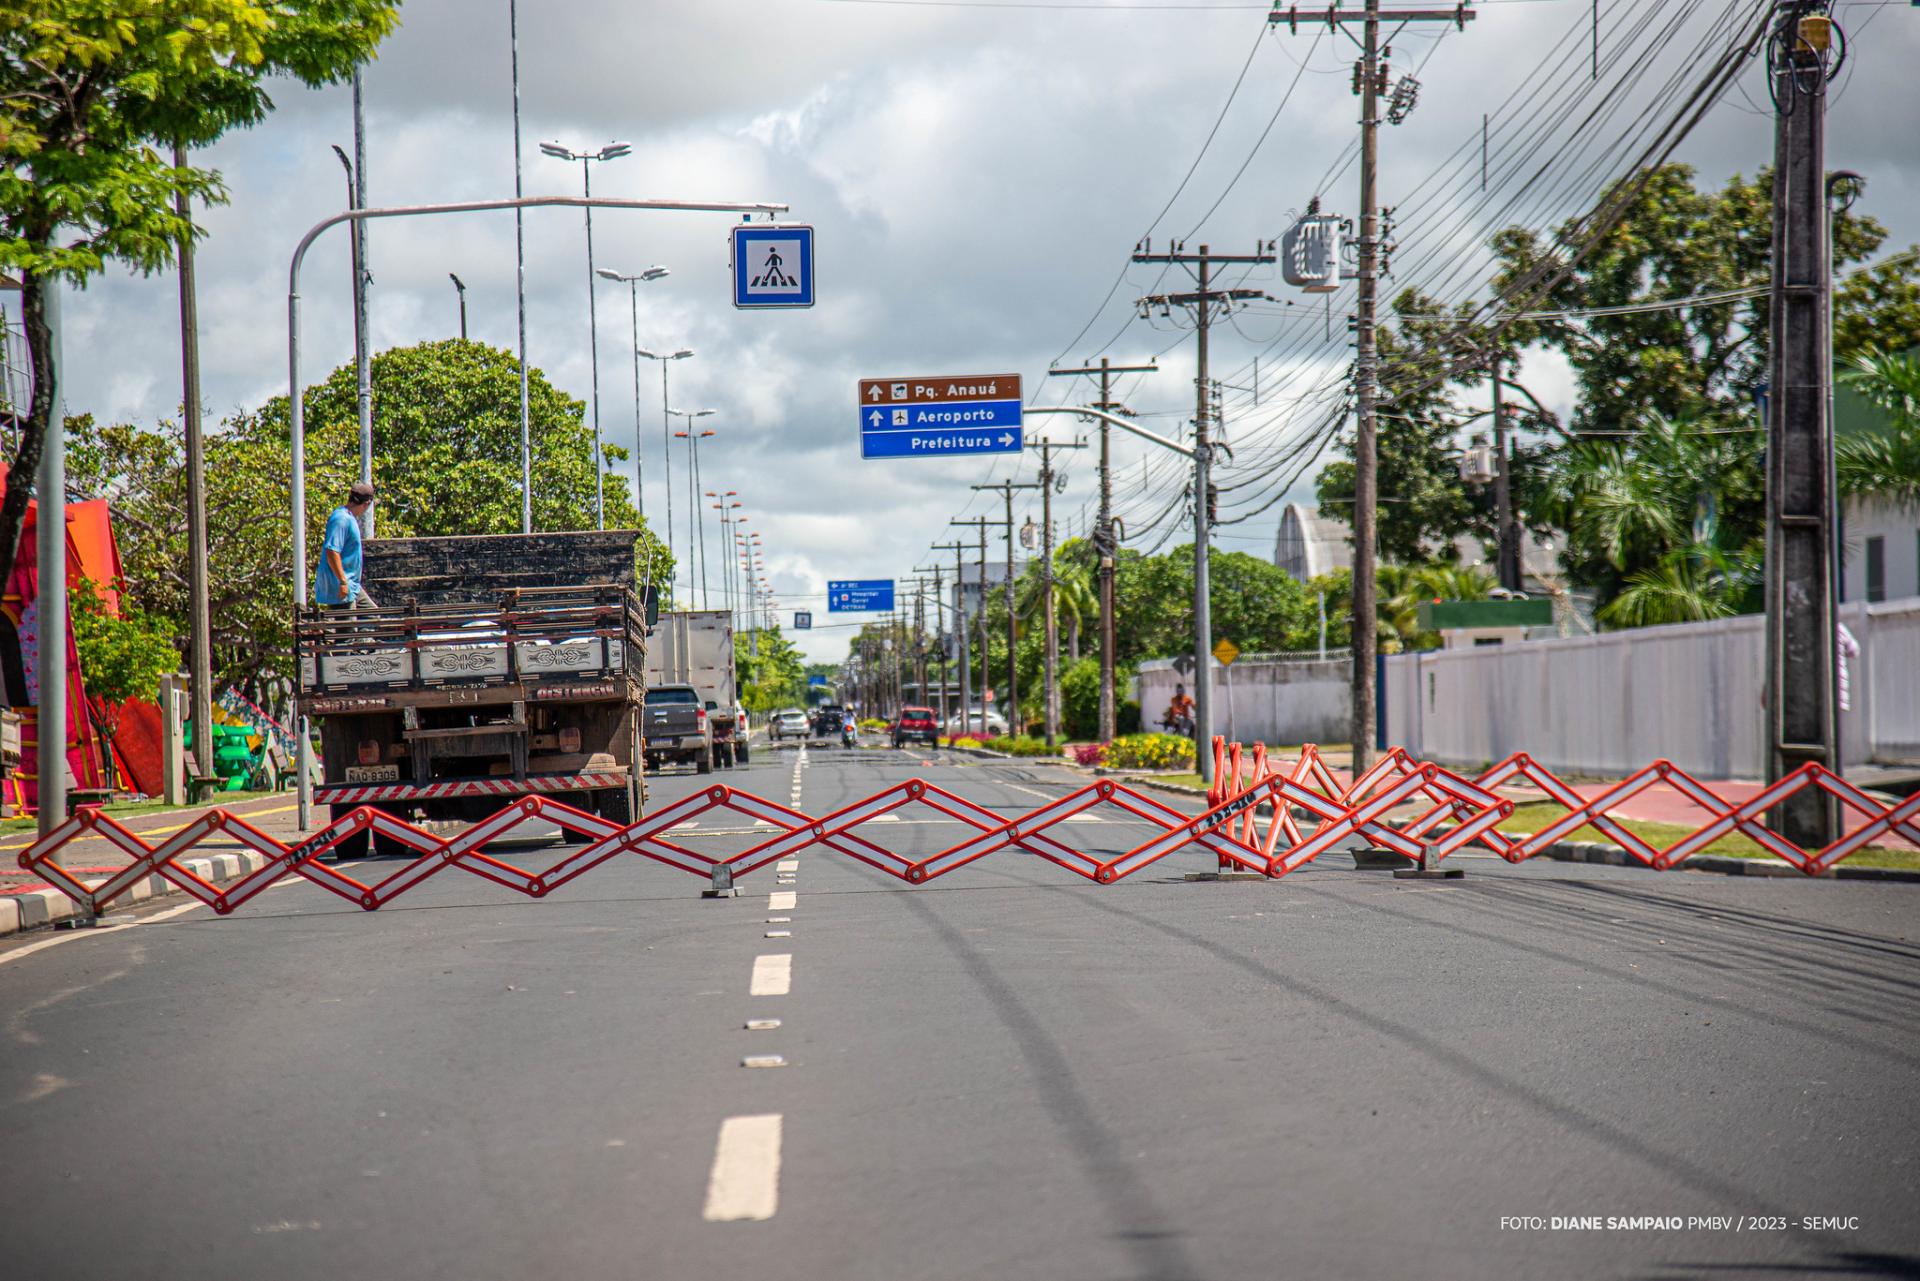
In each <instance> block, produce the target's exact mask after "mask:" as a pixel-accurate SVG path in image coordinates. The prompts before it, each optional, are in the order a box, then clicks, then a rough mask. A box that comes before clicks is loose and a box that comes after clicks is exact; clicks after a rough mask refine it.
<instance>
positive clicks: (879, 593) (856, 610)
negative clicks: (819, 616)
mask: <svg viewBox="0 0 1920 1281" xmlns="http://www.w3.org/2000/svg"><path fill="white" fill-rule="evenodd" d="M892 608H893V580H892V579H891V578H850V579H846V580H844V581H840V582H829V583H828V584H827V612H828V613H829V614H866V613H876V612H877V613H885V612H886V611H887V610H890V609H892Z"/></svg>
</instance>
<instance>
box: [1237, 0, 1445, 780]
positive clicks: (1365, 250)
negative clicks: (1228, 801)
mask: <svg viewBox="0 0 1920 1281" xmlns="http://www.w3.org/2000/svg"><path fill="white" fill-rule="evenodd" d="M1477 16H1478V15H1477V14H1475V13H1474V12H1473V11H1472V10H1470V9H1468V8H1467V7H1466V5H1464V4H1462V5H1459V6H1458V7H1456V8H1453V9H1389V10H1385V11H1384V12H1383V11H1382V9H1381V8H1380V0H1366V8H1365V9H1364V10H1360V11H1355V10H1351V9H1332V8H1329V9H1318V10H1312V11H1308V12H1304V13H1303V12H1302V11H1301V10H1300V8H1299V7H1298V6H1294V7H1293V8H1290V9H1288V10H1287V12H1286V13H1284V14H1283V13H1281V12H1280V11H1279V10H1278V9H1276V10H1274V11H1273V12H1272V13H1270V14H1268V15H1267V22H1268V23H1269V24H1270V25H1271V24H1277V23H1281V22H1284V23H1286V24H1287V27H1288V30H1289V31H1291V32H1298V31H1299V29H1300V26H1299V24H1300V22H1301V21H1302V20H1305V21H1307V22H1309V23H1318V22H1324V23H1326V24H1327V26H1328V28H1329V29H1330V30H1337V31H1342V32H1347V27H1346V26H1345V25H1344V24H1347V23H1359V24H1360V25H1361V30H1362V36H1361V39H1360V40H1359V42H1358V43H1359V45H1360V60H1359V62H1358V63H1356V64H1355V66H1354V77H1353V78H1354V85H1353V88H1354V92H1355V93H1356V94H1358V95H1359V96H1360V274H1359V280H1358V282H1357V284H1356V285H1355V299H1354V309H1355V313H1356V315H1355V323H1354V338H1355V353H1356V354H1355V358H1354V379H1353V381H1354V407H1355V419H1356V422H1355V428H1354V448H1353V695H1352V710H1353V717H1352V725H1351V728H1350V731H1349V732H1350V734H1351V736H1352V738H1353V772H1354V773H1355V774H1356V775H1358V774H1359V773H1360V772H1361V771H1362V770H1365V769H1367V768H1369V767H1370V766H1371V765H1372V764H1373V754H1374V744H1375V740H1376V736H1377V735H1378V734H1379V728H1380V727H1379V717H1378V713H1377V711H1376V704H1375V698H1374V694H1375V691H1374V679H1373V677H1374V672H1373V666H1374V654H1375V652H1376V637H1375V633H1374V628H1375V625H1376V624H1375V621H1374V620H1375V608H1374V598H1375V561H1376V559H1377V556H1378V550H1377V549H1378V543H1379V539H1378V530H1377V520H1378V515H1379V448H1378V443H1377V438H1376V435H1375V429H1376V423H1375V417H1374V408H1375V401H1376V399H1377V398H1378V395H1379V378H1380V353H1379V332H1378V329H1377V325H1376V313H1377V309H1378V302H1379V291H1380V249H1381V235H1380V200H1379V191H1378V186H1379V174H1380V95H1381V94H1383V93H1385V92H1386V91H1387V79H1388V75H1389V69H1388V67H1387V65H1386V63H1385V62H1384V61H1383V59H1385V58H1390V57H1392V56H1393V49H1392V47H1391V46H1384V47H1383V46H1382V44H1381V42H1380V22H1381V19H1382V18H1383V17H1384V18H1385V19H1386V20H1388V21H1390V22H1394V23H1397V24H1399V25H1400V26H1404V25H1406V24H1407V23H1411V22H1451V23H1454V24H1455V25H1456V26H1458V27H1459V28H1460V29H1461V30H1463V31H1464V30H1466V24H1467V23H1469V22H1471V21H1473V20H1474V18H1476V17H1477ZM1396 30H1398V27H1396ZM1348 36H1349V38H1351V32H1348ZM1202 688H1205V686H1202Z"/></svg>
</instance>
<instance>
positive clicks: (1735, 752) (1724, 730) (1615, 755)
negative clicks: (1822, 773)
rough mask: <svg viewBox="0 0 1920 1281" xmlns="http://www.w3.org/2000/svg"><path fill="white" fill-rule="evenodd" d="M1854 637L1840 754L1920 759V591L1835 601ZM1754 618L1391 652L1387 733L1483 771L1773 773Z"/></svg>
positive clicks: (1423, 753)
mask: <svg viewBox="0 0 1920 1281" xmlns="http://www.w3.org/2000/svg"><path fill="white" fill-rule="evenodd" d="M1840 617H1841V620H1842V621H1843V622H1844V623H1845V624H1846V625H1847V627H1848V629H1849V630H1850V631H1852V633H1853V634H1854V637H1855V638H1856V639H1857V640H1858V641H1859V643H1860V646H1861V650H1862V654H1861V657H1860V658H1859V659H1857V660H1855V661H1854V662H1853V663H1852V664H1850V669H1849V674H1850V676H1851V678H1852V679H1851V687H1852V702H1853V710H1852V711H1850V712H1845V713H1842V715H1841V759H1842V761H1843V762H1846V761H1856V762H1860V761H1881V762H1895V761H1902V760H1920V599H1913V598H1909V599H1907V600H1904V601H1890V602H1887V603H1885V604H1881V605H1873V606H1867V605H1865V604H1858V603H1856V604H1849V605H1845V606H1842V607H1841V610H1840ZM1761 621H1762V620H1761V618H1760V616H1758V615H1748V616H1745V617H1741V618H1730V619H1720V620H1716V621H1714V622H1708V623H1687V624H1682V625H1679V626H1674V627H1645V628H1637V629H1634V630H1631V631H1622V632H1607V633H1603V634H1601V635H1598V636H1583V637H1577V638H1573V639H1569V640H1542V641H1530V642H1528V643H1526V644H1523V645H1512V646H1501V647H1499V648H1488V649H1478V650H1453V651H1440V652H1433V653H1425V654H1407V655H1396V656H1394V657H1392V658H1389V659H1388V660H1387V679H1386V683H1385V687H1384V689H1383V691H1382V692H1383V694H1384V696H1385V697H1384V701H1385V704H1386V721H1387V730H1388V736H1387V737H1388V741H1389V742H1390V743H1395V744H1399V745H1402V746H1404V747H1406V748H1407V750H1408V751H1409V752H1412V753H1413V754H1414V755H1416V756H1419V757H1421V758H1423V759H1428V760H1433V761H1437V762H1439V763H1442V764H1447V765H1454V766H1461V767H1468V768H1472V767H1478V766H1479V765H1481V764H1482V763H1483V762H1492V761H1497V760H1500V759H1501V758H1502V757H1505V756H1507V755H1509V754H1511V753H1513V752H1516V751H1525V752H1527V753H1528V754H1530V755H1531V756H1533V757H1534V758H1535V759H1536V760H1538V761H1540V762H1541V763H1542V764H1544V765H1545V766H1546V767H1547V768H1549V769H1551V770H1554V771H1556V772H1559V771H1563V770H1564V771H1570V772H1574V773H1590V774H1613V775H1617V774H1625V773H1630V772H1631V771H1633V770H1636V769H1638V768H1640V767H1641V766H1643V765H1645V764H1647V763H1648V762H1650V761H1653V760H1657V759H1662V758H1664V759H1666V760H1670V761H1672V762H1674V763H1675V764H1676V765H1679V766H1680V767H1681V768H1682V769H1685V770H1687V771H1689V772H1690V773H1695V774H1698V775H1700V776H1701V777H1706V778H1759V777H1762V776H1763V775H1764V774H1765V772H1766V762H1765V749H1764V737H1765V720H1764V716H1763V713H1762V708H1761V701H1760V699H1761V690H1762V688H1763V685H1764V680H1763V676H1764V667H1763V664H1764V660H1765V651H1766V638H1765V635H1764V633H1763V632H1762V629H1761Z"/></svg>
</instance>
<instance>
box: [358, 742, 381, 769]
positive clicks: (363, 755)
mask: <svg viewBox="0 0 1920 1281" xmlns="http://www.w3.org/2000/svg"><path fill="white" fill-rule="evenodd" d="M355 748H356V750H355V753H354V754H355V755H356V756H357V757H358V758H359V760H360V763H361V764H362V765H378V764H379V763H380V743H379V741H378V740H377V739H371V738H363V739H361V740H360V741H359V743H357V744H356V745H355Z"/></svg>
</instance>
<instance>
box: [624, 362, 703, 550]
mask: <svg viewBox="0 0 1920 1281" xmlns="http://www.w3.org/2000/svg"><path fill="white" fill-rule="evenodd" d="M635 351H637V352H638V353H639V354H640V355H642V356H645V357H646V358H647V359H648V360H657V361H659V362H660V467H661V472H660V475H661V478H662V479H661V486H660V487H661V488H662V489H663V490H665V491H666V495H667V555H669V556H671V555H673V422H672V420H673V411H672V410H671V409H669V408H667V404H668V401H667V362H668V361H672V360H685V359H686V358H687V357H689V356H691V355H693V352H692V350H691V349H689V348H686V347H682V348H681V349H680V350H679V351H670V352H667V353H665V354H664V355H663V354H661V353H659V352H652V351H648V350H647V349H646V348H645V347H636V348H635ZM635 443H636V446H637V444H638V441H637V439H636V442H635Z"/></svg>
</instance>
